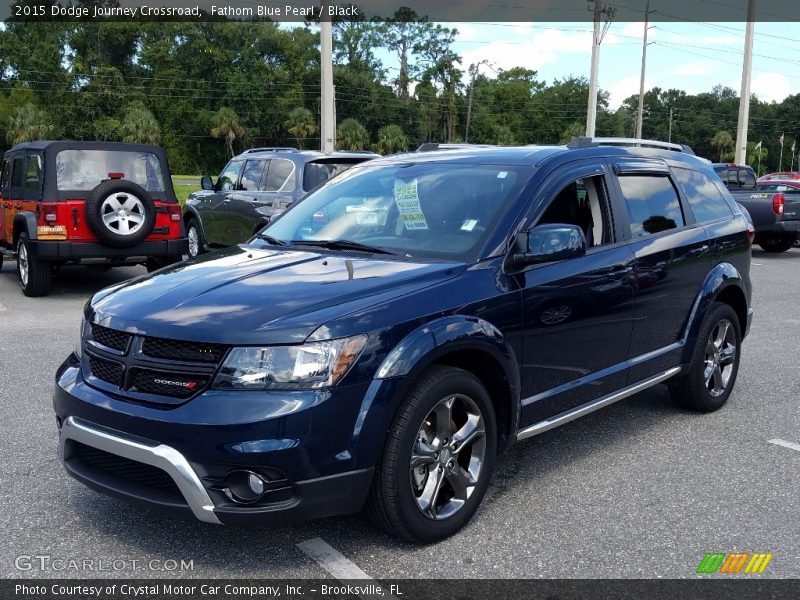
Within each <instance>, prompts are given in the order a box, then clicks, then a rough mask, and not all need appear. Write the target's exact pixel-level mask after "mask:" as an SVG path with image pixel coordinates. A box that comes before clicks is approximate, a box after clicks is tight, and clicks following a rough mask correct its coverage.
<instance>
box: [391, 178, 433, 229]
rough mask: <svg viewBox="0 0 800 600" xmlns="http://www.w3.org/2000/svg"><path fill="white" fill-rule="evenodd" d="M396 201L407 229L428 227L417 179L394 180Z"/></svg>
mask: <svg viewBox="0 0 800 600" xmlns="http://www.w3.org/2000/svg"><path fill="white" fill-rule="evenodd" d="M394 202H395V204H397V210H399V211H400V218H401V219H402V220H403V225H405V228H406V229H408V230H409V231H411V230H421V229H427V228H428V222H427V221H426V220H425V214H424V213H423V212H422V206H420V203H419V195H418V194H417V180H416V179H413V180H412V181H410V182H408V183H403V182H401V181H395V182H394Z"/></svg>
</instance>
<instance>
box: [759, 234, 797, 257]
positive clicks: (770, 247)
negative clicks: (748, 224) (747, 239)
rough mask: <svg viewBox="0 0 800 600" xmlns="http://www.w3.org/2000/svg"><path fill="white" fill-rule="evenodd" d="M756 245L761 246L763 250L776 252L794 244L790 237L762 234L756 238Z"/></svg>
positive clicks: (783, 250)
mask: <svg viewBox="0 0 800 600" xmlns="http://www.w3.org/2000/svg"><path fill="white" fill-rule="evenodd" d="M758 245H759V246H761V249H762V250H763V251H764V252H770V253H776V254H777V253H779V252H786V251H787V250H789V249H790V248H791V247H792V246H794V240H793V239H792V238H786V237H780V236H764V237H761V238H760V239H759V240H758Z"/></svg>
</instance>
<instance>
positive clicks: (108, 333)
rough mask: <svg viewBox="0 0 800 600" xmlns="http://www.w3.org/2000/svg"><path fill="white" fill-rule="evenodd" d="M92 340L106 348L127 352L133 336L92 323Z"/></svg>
mask: <svg viewBox="0 0 800 600" xmlns="http://www.w3.org/2000/svg"><path fill="white" fill-rule="evenodd" d="M92 339H93V340H94V341H95V342H97V343H98V344H102V345H103V346H105V347H106V348H112V349H114V350H119V351H120V352H125V350H127V348H128V342H129V341H130V339H131V334H129V333H125V332H124V331H117V330H116V329H109V328H108V327H103V326H102V325H96V324H95V323H92Z"/></svg>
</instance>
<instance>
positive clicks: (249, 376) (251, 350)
mask: <svg viewBox="0 0 800 600" xmlns="http://www.w3.org/2000/svg"><path fill="white" fill-rule="evenodd" d="M366 342H367V336H366V335H357V336H355V337H351V338H342V339H338V340H330V341H324V342H311V343H308V344H302V345H300V346H266V347H261V348H258V347H239V348H234V349H233V350H231V352H230V354H228V358H226V359H225V363H224V364H223V365H222V369H220V372H219V374H218V375H217V377H216V379H215V380H214V387H215V388H217V389H235V390H267V389H289V390H304V389H317V388H325V387H330V386H333V385H336V383H337V382H339V381H340V380H341V379H342V377H344V375H345V373H347V371H349V370H350V367H352V366H353V363H355V362H356V359H358V356H359V354H361V350H362V349H363V348H364V344H365V343H366Z"/></svg>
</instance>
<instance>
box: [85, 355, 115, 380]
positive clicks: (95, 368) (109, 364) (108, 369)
mask: <svg viewBox="0 0 800 600" xmlns="http://www.w3.org/2000/svg"><path fill="white" fill-rule="evenodd" d="M88 356H89V368H90V369H91V370H92V375H94V376H95V377H97V378H98V379H101V380H102V381H105V382H106V383H110V384H113V385H116V386H121V385H122V365H121V364H119V363H118V362H114V361H112V360H105V359H104V358H97V357H96V356H92V355H91V354H89V355H88Z"/></svg>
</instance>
